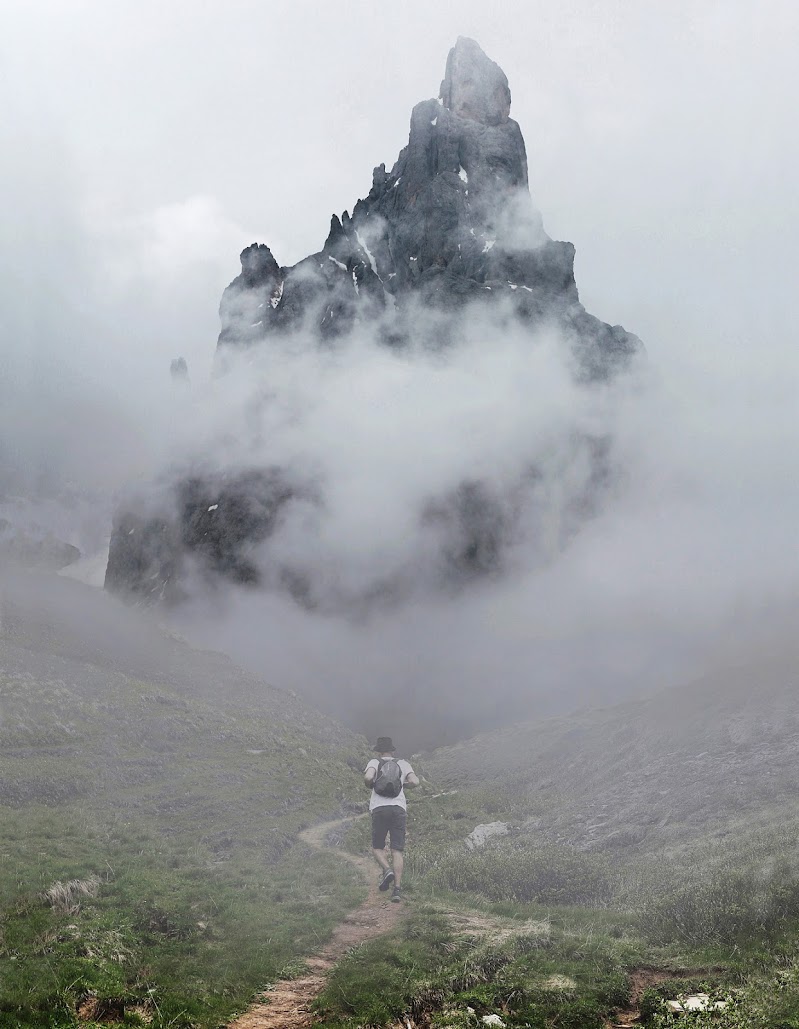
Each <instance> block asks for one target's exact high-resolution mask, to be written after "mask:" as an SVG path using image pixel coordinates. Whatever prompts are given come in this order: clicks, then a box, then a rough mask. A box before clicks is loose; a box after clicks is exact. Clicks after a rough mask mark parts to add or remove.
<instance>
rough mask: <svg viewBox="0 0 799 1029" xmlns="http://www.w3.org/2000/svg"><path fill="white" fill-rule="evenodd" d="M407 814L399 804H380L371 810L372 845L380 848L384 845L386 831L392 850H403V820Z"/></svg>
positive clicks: (376, 848) (377, 848) (404, 820)
mask: <svg viewBox="0 0 799 1029" xmlns="http://www.w3.org/2000/svg"><path fill="white" fill-rule="evenodd" d="M407 818H408V815H407V812H406V811H405V808H404V807H400V806H399V804H382V805H381V806H380V807H376V808H375V809H374V811H373V812H372V846H373V847H374V849H375V850H382V849H383V848H384V847H385V845H386V833H388V835H389V837H390V839H391V849H392V850H405V822H406V821H407Z"/></svg>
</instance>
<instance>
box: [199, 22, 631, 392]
mask: <svg viewBox="0 0 799 1029" xmlns="http://www.w3.org/2000/svg"><path fill="white" fill-rule="evenodd" d="M509 111H510V89H509V88H508V80H507V78H506V77H505V74H504V72H503V71H502V70H501V68H499V66H498V65H496V64H495V63H494V62H493V61H491V60H490V59H489V58H488V57H486V55H485V54H484V53H483V51H482V50H481V49H480V47H479V46H478V45H477V43H475V42H474V41H473V40H470V39H464V38H462V37H461V38H460V39H458V42H457V44H456V45H455V46H454V47H453V49H452V50H451V51H450V54H449V58H448V60H447V68H446V74H445V77H444V81H443V82H442V83H441V96H440V98H439V99H438V100H424V101H422V103H420V104H417V105H416V107H415V108H414V110H413V114H412V115H411V129H410V138H409V140H408V145H407V146H406V147H405V149H404V150H403V151H402V152H401V153H400V155H399V157H398V159H397V161H396V163H395V165H394V167H393V168H392V169H391V170H390V171H386V168H385V165H382V164H381V165H380V166H379V167H377V168H375V170H374V173H373V177H372V188H371V190H370V191H369V194H368V195H367V196H366V197H365V199H363V200H359V201H358V202H357V203H356V205H355V207H354V208H353V212H352V215H349V214H348V212H346V211H345V212H344V213H343V215H342V216H341V218H340V219H339V218H338V217H337V216H336V215H333V217H332V219H331V223H330V231H329V233H328V236H327V240H326V241H325V244H324V247H323V248H322V249H321V250H320V251H319V252H318V253H316V254H312V255H311V256H310V257H307V258H305V260H303V261H300V263H299V264H296V265H294V266H293V267H291V268H280V267H279V266H278V264H277V261H276V260H275V258H274V257H273V255H272V252H271V251H270V250H269V248H268V247H267V246H265V245H264V244H257V243H253V244H252V246H249V247H247V248H246V249H245V250H244V251H243V252H242V254H241V266H242V271H241V275H239V276H238V278H236V279H234V281H233V282H232V283H231V284H230V286H228V288H227V289H226V290H225V293H224V296H223V298H222V303H221V306H220V318H221V321H222V331H221V333H220V336H219V344H220V347H224V346H226V345H230V346H241V345H247V344H253V343H259V342H262V341H263V340H265V339H267V338H269V337H275V336H280V335H283V334H285V333H288V332H294V331H300V330H302V331H305V332H309V331H310V332H313V333H315V334H316V335H317V336H318V337H319V339H320V340H330V339H334V338H335V337H337V336H341V335H343V334H345V333H348V332H350V331H352V330H353V329H354V328H355V327H356V325H360V326H364V327H367V328H368V330H369V331H372V332H374V334H375V338H376V339H377V340H378V341H382V342H384V343H389V344H393V345H402V344H403V343H405V342H407V341H408V339H409V337H410V334H411V324H412V325H413V332H414V338H415V339H416V340H417V341H418V333H419V325H418V320H417V319H415V318H414V312H415V311H416V310H418V306H419V305H423V306H424V308H425V309H426V310H428V311H429V310H430V309H431V308H433V309H439V310H441V311H442V313H443V312H445V313H446V319H445V321H444V324H443V326H442V324H441V323H439V324H437V325H435V329H433V325H434V324H435V323H434V321H433V320H432V319H427V320H426V329H423V331H427V332H428V334H429V336H430V338H429V339H428V340H427V342H429V343H431V344H439V343H441V342H446V341H447V340H448V339H450V338H457V335H458V323H459V321H460V318H462V317H464V316H465V314H466V312H467V310H468V308H469V307H470V305H471V303H472V302H474V301H479V302H480V304H481V305H493V306H494V307H496V308H497V316H498V317H500V316H501V317H503V318H513V317H515V318H516V319H518V320H519V322H521V323H522V324H525V325H529V326H530V327H534V326H535V325H536V323H539V322H540V321H541V320H542V319H544V318H553V319H555V320H556V321H557V322H558V324H559V326H560V328H561V330H562V331H563V332H564V333H565V335H566V337H567V338H568V339H569V340H570V341H571V343H572V347H573V351H574V356H575V359H576V361H577V364H578V368H579V371H578V374H579V375H581V376H583V377H585V378H588V379H593V380H596V379H605V378H608V377H609V376H611V375H612V374H613V373H614V372H616V371H618V370H619V369H620V368H622V367H623V366H624V365H625V364H626V363H627V362H628V361H629V359H630V357H631V356H632V355H633V354H634V353H635V352H636V351H637V350H638V349H639V347H640V343H639V341H638V340H637V339H636V337H634V336H631V335H630V334H629V333H627V332H625V331H624V329H622V328H621V327H620V326H615V327H611V326H610V325H606V324H605V323H603V322H600V321H599V320H598V319H596V318H592V317H591V316H590V315H588V314H587V313H586V311H585V309H584V308H583V307H582V305H581V304H580V303H579V298H578V294H577V286H576V284H575V281H574V247H573V246H572V244H571V243H560V242H556V241H554V240H552V239H550V238H549V237H548V236H547V234H546V233H545V232H544V229H543V225H542V222H541V216H540V214H539V213H538V212H537V211H536V209H535V207H534V206H533V202H532V199H531V197H530V192H529V188H528V181H527V154H526V151H525V146H524V139H523V138H522V133H521V130H520V129H519V126H518V124H517V123H516V122H515V121H513V119H512V118H510V117H509Z"/></svg>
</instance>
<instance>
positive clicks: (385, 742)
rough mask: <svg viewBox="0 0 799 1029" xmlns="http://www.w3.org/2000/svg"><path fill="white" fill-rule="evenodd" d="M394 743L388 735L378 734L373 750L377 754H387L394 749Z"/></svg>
mask: <svg viewBox="0 0 799 1029" xmlns="http://www.w3.org/2000/svg"><path fill="white" fill-rule="evenodd" d="M395 749H396V748H395V746H394V744H393V743H392V742H391V737H390V736H378V737H377V743H376V744H375V750H376V751H377V752H378V753H379V754H389V753H392V752H393V751H394V750H395Z"/></svg>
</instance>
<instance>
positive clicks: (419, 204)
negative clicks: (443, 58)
mask: <svg viewBox="0 0 799 1029" xmlns="http://www.w3.org/2000/svg"><path fill="white" fill-rule="evenodd" d="M509 112H510V89H509V87H508V81H507V78H506V76H505V74H504V72H503V71H502V70H501V68H499V66H498V65H497V64H495V63H494V62H493V61H492V60H490V59H489V58H488V57H487V56H486V55H485V54H484V53H483V51H482V50H481V49H480V47H479V46H478V45H477V43H475V42H474V41H473V40H470V39H466V38H463V37H461V38H459V39H458V41H457V43H456V45H455V46H454V47H453V49H452V50H451V52H450V54H449V57H448V60H447V65H446V71H445V76H444V80H443V82H442V84H441V90H440V95H439V97H438V98H437V99H429V100H425V101H422V102H421V103H419V104H417V105H416V107H415V108H414V110H413V113H412V116H411V125H410V137H409V141H408V145H407V146H406V147H405V148H404V149H403V150H402V151H401V153H400V154H399V157H398V158H397V160H396V162H395V163H394V165H393V167H392V168H391V169H390V170H387V169H386V167H385V165H383V164H381V165H380V166H378V167H377V168H376V169H375V171H374V174H373V177H372V187H371V189H370V191H369V193H368V195H367V196H366V197H365V198H363V199H361V200H359V201H358V202H357V203H356V204H355V206H354V208H353V210H352V214H349V213H348V212H347V211H345V212H343V214H342V215H341V217H339V216H338V215H334V216H333V217H332V219H331V224H330V230H329V233H328V236H327V239H326V241H325V243H324V246H323V247H322V249H321V250H320V251H318V252H317V253H315V254H312V255H310V256H309V257H307V258H305V259H304V260H302V261H300V262H299V263H298V264H296V265H294V266H292V267H284V266H281V265H280V264H279V263H278V260H277V259H276V257H275V255H274V254H273V253H272V251H271V250H270V248H269V247H268V246H267V245H266V244H264V243H253V244H252V245H251V246H249V247H247V248H246V249H245V250H244V251H243V252H242V254H241V274H240V275H239V276H238V277H237V278H236V279H235V280H234V281H233V282H232V283H231V284H230V285H229V286H228V288H227V289H226V290H225V292H224V295H223V297H222V301H221V305H220V319H221V332H220V335H219V341H218V348H217V363H218V368H219V370H220V371H226V370H227V371H228V372H230V371H231V369H235V368H241V360H242V359H245V360H247V361H250V359H252V362H253V363H251V364H248V366H247V371H246V373H245V378H247V380H248V382H249V381H251V380H252V378H253V377H256V378H257V379H258V381H259V383H260V384H261V392H260V393H259V394H258V396H257V397H253V398H252V400H251V401H250V403H251V404H252V417H251V421H253V422H257V420H258V417H259V411H263V410H264V409H265V408H266V407H268V406H269V405H270V404H278V405H279V403H280V401H281V399H282V398H281V397H280V396H279V395H277V396H276V395H275V393H274V391H275V389H276V388H277V387H275V386H274V385H273V384H272V383H271V381H270V374H269V372H270V360H278V359H285V358H286V355H291V354H294V353H298V352H302V353H304V354H305V353H307V352H308V351H309V350H311V351H312V352H314V353H316V354H318V355H330V354H331V353H336V351H337V348H338V350H339V352H343V350H344V348H345V347H346V345H347V343H348V342H349V343H352V342H353V341H354V340H357V341H358V344H359V345H361V346H364V345H365V346H366V347H373V348H376V349H380V350H381V351H383V352H386V353H391V354H395V355H397V354H403V355H406V356H407V358H408V359H409V360H410V359H418V357H419V354H420V353H421V354H427V355H428V357H429V355H430V354H431V353H434V354H436V355H441V356H442V358H443V357H444V356H446V358H447V359H450V358H452V359H453V360H454V358H453V357H452V355H454V354H456V353H457V351H458V348H459V347H461V346H463V345H464V344H465V343H466V342H469V343H470V345H474V346H482V347H491V345H492V344H491V340H492V339H497V338H499V339H503V338H506V337H508V336H509V335H510V336H513V337H514V339H515V338H516V337H518V339H519V346H520V349H521V350H523V352H524V353H525V354H533V353H534V352H536V350H537V349H538V348H539V343H540V342H541V338H542V334H543V335H546V333H550V334H551V335H552V336H554V337H556V338H557V340H558V354H559V361H560V362H562V363H563V364H564V365H565V366H567V369H568V370H566V371H565V376H566V377H567V378H569V377H571V378H572V379H573V380H574V383H575V389H579V388H582V387H591V388H593V389H597V388H599V387H600V386H602V385H607V384H608V383H609V382H611V381H612V380H613V379H614V378H616V377H618V376H619V375H620V374H621V373H623V372H624V371H625V370H627V369H628V368H629V367H630V366H631V364H632V362H633V358H634V356H635V355H636V354H637V353H639V352H640V349H641V344H640V341H639V340H638V339H637V338H636V337H635V336H633V335H631V334H630V333H628V332H627V331H625V330H624V329H623V328H622V327H621V326H618V325H617V326H610V325H607V324H605V323H604V322H601V321H600V320H599V319H597V318H595V317H593V316H592V315H590V314H589V313H588V312H586V310H585V309H584V307H583V306H582V305H581V303H580V301H579V296H578V292H577V286H576V283H575V279H574V267H573V265H574V247H573V245H572V244H571V243H566V242H558V241H554V240H552V239H550V237H549V236H548V235H547V234H546V232H545V231H544V228H543V223H542V218H541V215H540V213H539V212H538V211H537V210H536V208H535V206H534V204H533V201H532V198H531V196H530V191H529V184H528V166H527V153H526V149H525V144H524V139H523V137H522V133H521V130H520V128H519V126H518V124H517V123H516V122H515V121H514V120H513V119H512V118H510V114H509ZM475 333H476V335H475ZM414 355H415V356H414ZM527 359H528V360H529V357H528V358H527ZM300 374H302V373H301V372H300ZM339 388H342V389H345V388H346V387H339ZM409 405H411V406H410V407H409V410H412V402H411V401H409ZM288 406H289V407H290V406H291V402H290V401H289V402H288ZM306 406H313V403H312V401H311V402H310V404H307V405H306ZM329 431H335V427H331V429H330V430H329ZM558 431H560V430H558ZM519 434H520V437H521V442H520V449H523V450H525V460H524V462H523V467H521V468H520V469H519V470H518V471H514V473H513V481H511V482H509V483H503V485H502V486H501V488H497V487H496V486H495V485H493V484H489V483H487V482H486V481H485V479H486V475H485V473H484V472H481V471H479V470H478V469H477V468H474V469H470V471H469V473H468V474H465V475H464V474H463V473H462V472H460V471H459V472H458V473H457V478H456V476H455V475H454V474H453V475H451V476H450V477H449V478H452V479H454V480H455V483H454V485H453V483H452V482H450V481H447V482H444V481H442V482H441V484H440V486H439V487H438V490H437V491H436V490H433V491H431V493H432V495H430V496H429V497H426V498H425V497H423V498H419V497H416V496H414V497H413V498H412V499H410V500H409V503H412V504H413V505H414V510H413V511H411V512H410V513H409V517H410V519H411V520H412V521H415V524H416V525H417V527H418V531H417V534H418V536H419V537H420V542H419V544H418V546H417V547H416V552H415V553H414V554H412V555H410V556H409V557H407V558H406V559H404V560H402V561H400V562H398V565H399V567H398V568H397V569H392V570H391V571H389V572H384V571H382V570H381V571H378V572H375V574H374V575H373V577H372V581H370V582H368V583H367V584H366V585H365V586H363V587H361V588H360V589H359V590H348V588H345V586H343V585H342V584H341V582H339V581H338V579H337V577H336V576H331V574H330V572H329V571H328V570H325V571H324V572H323V573H321V574H314V571H313V570H309V569H308V568H307V567H306V563H304V562H303V560H302V556H301V555H300V556H297V550H299V551H302V549H303V547H302V546H299V547H295V548H294V557H293V558H292V559H289V560H281V559H279V558H277V557H274V556H273V555H270V554H269V547H270V545H271V542H272V541H273V539H274V538H275V536H276V535H277V534H279V532H280V530H281V528H282V527H283V526H284V525H285V523H286V521H287V520H289V519H291V518H292V517H296V518H300V519H302V518H303V517H304V518H305V521H306V523H307V524H313V525H316V524H318V523H319V522H324V520H325V518H326V511H327V504H328V496H329V492H330V490H331V488H332V489H333V490H334V489H335V485H336V484H335V483H333V484H332V487H331V483H330V482H328V481H326V479H325V475H324V474H323V473H322V472H320V471H318V468H317V470H316V471H313V470H311V471H309V470H308V468H305V469H302V470H301V469H300V468H298V467H296V466H295V464H292V462H291V460H290V459H289V460H285V459H284V460H281V459H280V457H278V456H276V455H275V453H274V451H273V450H272V449H271V448H270V439H269V431H268V430H266V429H263V430H261V431H260V432H259V433H257V438H258V443H257V446H256V447H255V450H256V451H257V453H256V454H255V455H254V453H253V448H252V447H251V448H250V449H248V448H247V447H246V446H244V445H242V444H240V445H239V447H238V450H237V447H236V443H235V438H231V439H230V440H227V441H226V443H225V446H226V447H227V450H226V457H225V458H224V459H223V460H221V461H220V460H219V459H216V460H214V459H211V458H209V457H208V454H207V453H206V452H204V451H203V449H202V448H201V447H199V446H198V448H197V453H196V454H194V455H193V456H187V455H181V456H180V457H179V458H177V459H176V465H175V467H172V468H169V469H166V470H165V472H164V474H163V476H162V479H161V481H160V482H159V483H157V484H156V485H155V486H153V488H152V489H151V490H149V491H148V493H147V495H146V496H144V495H143V493H144V491H140V495H138V496H135V497H131V498H129V499H128V500H127V501H126V502H125V504H124V505H123V506H122V507H121V508H120V510H119V512H118V514H117V517H116V519H115V523H114V528H113V535H112V539H111V547H110V553H109V560H108V567H107V574H106V587H107V588H108V589H109V590H111V591H113V592H116V593H119V594H121V595H127V596H129V597H132V598H134V599H135V600H136V601H137V602H140V603H141V602H143V603H158V602H161V601H167V602H170V601H180V600H181V599H183V598H184V597H185V595H186V591H187V586H186V583H187V581H189V580H191V581H192V582H193V584H195V586H196V584H197V583H202V582H203V581H205V583H206V585H207V583H208V582H211V583H213V582H218V581H219V580H223V581H228V582H234V583H236V584H244V585H248V586H252V585H258V586H262V587H264V588H268V589H272V590H275V591H279V592H283V593H286V594H288V595H290V596H291V598H292V599H293V600H294V601H295V602H296V603H298V604H299V605H301V606H303V607H306V608H308V609H315V610H319V609H327V610H328V611H335V613H340V612H341V611H342V610H345V611H352V610H353V609H355V610H356V611H357V613H358V614H359V615H360V614H363V612H364V610H365V609H368V608H369V607H370V606H373V605H379V604H384V605H385V604H392V603H397V602H401V600H402V599H403V598H404V597H405V596H407V595H408V593H409V592H410V591H411V589H412V585H410V586H409V581H410V582H411V584H412V582H413V581H414V579H415V578H418V577H419V569H420V568H422V567H423V568H425V569H429V578H430V580H431V588H432V589H433V591H442V590H443V591H451V590H452V589H453V588H456V589H457V588H461V587H464V586H468V584H469V582H471V581H473V580H475V579H478V578H481V577H485V576H487V575H494V574H498V573H501V572H502V571H503V570H504V564H503V556H504V554H505V553H506V551H508V550H509V549H510V547H511V546H512V545H513V543H514V542H517V541H518V539H519V537H520V535H521V528H520V527H521V525H522V524H523V523H525V521H527V522H530V521H532V522H533V523H536V522H538V523H543V522H546V523H547V524H548V523H549V521H551V519H548V518H547V517H546V516H544V515H541V516H540V517H538V518H536V516H535V515H533V516H532V517H531V518H526V515H525V512H526V510H527V509H528V508H534V509H535V508H536V505H538V507H539V508H540V507H541V501H540V499H538V498H537V496H536V490H537V488H538V485H537V484H538V483H539V481H540V479H541V477H542V476H541V470H540V467H539V466H538V465H539V463H540V462H544V463H546V462H549V464H550V465H552V464H557V463H558V462H560V463H561V464H562V466H563V469H564V471H563V473H562V474H563V477H564V479H565V480H567V481H568V483H569V486H568V490H569V492H570V493H571V491H573V492H574V495H573V496H571V495H569V496H568V498H567V500H566V501H564V504H563V506H564V508H565V515H564V520H565V521H566V522H567V523H568V524H567V525H566V526H565V528H564V530H563V533H562V535H563V537H564V538H570V536H571V535H572V534H573V533H574V532H576V531H577V530H578V529H579V526H580V524H581V523H582V522H583V521H584V520H585V519H586V518H589V517H591V516H592V514H593V513H594V512H595V511H596V509H597V506H598V504H599V503H600V502H601V499H602V496H603V490H604V489H605V488H606V487H607V484H608V481H609V480H610V479H611V478H612V473H613V459H612V456H611V450H612V445H611V443H612V441H611V439H610V431H609V430H608V431H605V430H603V429H596V430H591V431H590V432H588V431H586V430H584V429H580V428H578V427H576V426H575V427H573V428H572V429H570V430H565V431H562V432H560V437H559V440H560V441H559V442H556V443H554V444H552V443H550V444H547V443H545V442H542V441H541V440H537V441H536V440H530V439H529V438H528V437H527V435H526V430H525V429H524V428H523V427H520V428H519ZM231 436H233V434H231ZM536 448H538V449H539V450H540V449H543V450H544V453H543V454H542V453H537V452H536ZM207 449H212V450H213V449H215V448H214V447H213V446H211V447H210V448H207ZM553 451H554V454H555V455H556V456H555V457H553V456H552V454H553ZM503 456H504V455H501V454H500V455H497V456H496V458H495V459H494V460H492V461H491V462H490V464H491V465H492V466H496V465H497V464H498V463H499V462H500V461H501V459H502V457H503ZM351 460H352V461H356V460H357V455H356V454H355V453H353V454H352V457H351ZM316 467H317V466H315V465H313V463H312V464H311V468H312V469H313V468H316ZM572 469H574V470H575V471H574V474H571V470H572ZM397 474H398V475H400V474H401V469H397ZM575 483H576V485H575ZM297 512H299V514H298V513H297ZM559 517H560V516H559ZM309 531H312V530H308V529H307V527H305V528H304V527H303V526H299V527H298V528H297V532H298V533H299V534H300V535H302V534H304V533H306V532H309ZM541 533H543V530H541ZM431 552H432V560H431V559H430V556H431ZM378 564H379V562H378ZM341 577H345V576H341ZM341 577H339V578H341ZM331 580H332V582H331ZM323 594H326V595H323ZM353 594H354V595H353Z"/></svg>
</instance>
